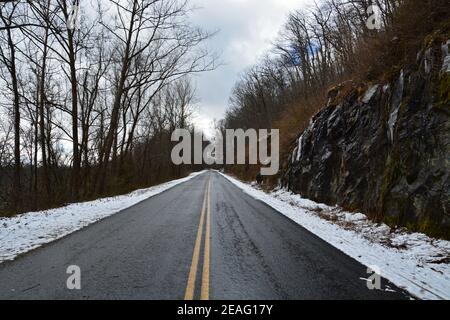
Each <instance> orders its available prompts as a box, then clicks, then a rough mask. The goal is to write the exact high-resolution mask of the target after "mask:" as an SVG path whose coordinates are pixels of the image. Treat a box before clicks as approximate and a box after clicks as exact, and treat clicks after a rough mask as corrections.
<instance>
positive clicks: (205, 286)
mask: <svg viewBox="0 0 450 320" xmlns="http://www.w3.org/2000/svg"><path fill="white" fill-rule="evenodd" d="M207 208H208V209H207V214H206V233H205V252H204V257H203V273H202V291H201V295H200V299H201V300H209V264H210V263H209V262H210V251H211V246H210V237H211V179H210V180H209V183H208V205H207Z"/></svg>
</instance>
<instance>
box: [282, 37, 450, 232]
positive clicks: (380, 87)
mask: <svg viewBox="0 0 450 320" xmlns="http://www.w3.org/2000/svg"><path fill="white" fill-rule="evenodd" d="M449 45H450V41H448V42H447V43H446V44H444V45H442V46H441V45H440V44H439V45H437V44H436V45H433V46H431V47H430V48H429V49H427V50H423V51H422V52H421V53H420V54H419V55H418V57H417V65H416V66H415V68H414V69H404V70H401V71H400V70H399V71H398V72H397V74H396V76H395V77H393V78H394V80H392V81H390V82H388V83H378V84H376V83H375V84H371V85H369V86H367V87H366V88H364V89H362V88H357V87H356V86H354V87H353V89H352V90H350V92H349V93H346V94H345V95H344V96H343V97H342V95H340V94H339V93H340V91H341V88H340V87H337V88H334V89H333V90H331V91H330V94H329V102H328V106H327V107H326V108H324V109H323V110H322V111H321V112H319V113H318V114H317V115H316V116H315V117H314V118H313V119H312V121H311V123H310V125H309V127H308V128H307V129H306V130H305V131H304V132H303V134H302V135H301V136H300V137H299V139H298V142H297V143H296V146H295V149H294V150H293V152H292V154H291V156H290V159H289V165H288V166H287V168H286V171H285V172H284V174H283V178H282V183H283V185H284V186H286V187H288V188H289V189H290V190H292V191H294V192H296V193H299V194H301V195H303V196H305V197H308V198H311V199H313V200H316V201H319V202H324V203H327V204H330V205H335V204H337V205H340V206H342V207H344V208H346V209H348V210H352V211H361V212H363V213H365V214H367V215H368V216H369V217H371V218H374V219H376V220H378V221H385V222H387V223H388V224H390V225H392V226H407V227H409V228H410V229H413V230H417V231H422V232H426V233H428V234H431V235H436V236H443V237H446V238H449V237H450V100H449V96H450V93H449V90H450V55H449Z"/></svg>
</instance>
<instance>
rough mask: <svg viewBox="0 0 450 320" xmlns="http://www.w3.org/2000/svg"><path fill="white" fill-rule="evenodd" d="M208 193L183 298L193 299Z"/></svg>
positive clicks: (204, 200)
mask: <svg viewBox="0 0 450 320" xmlns="http://www.w3.org/2000/svg"><path fill="white" fill-rule="evenodd" d="M207 196H208V193H207V192H206V193H205V198H204V199H203V207H202V213H201V216H200V224H199V225H198V231H197V238H196V239H195V246H194V254H193V255H192V263H191V269H190V271H189V278H188V283H187V287H186V293H185V295H184V300H193V299H194V290H195V279H196V277H197V267H198V260H199V257H200V245H201V242H202V234H203V222H204V220H205V209H206V198H207Z"/></svg>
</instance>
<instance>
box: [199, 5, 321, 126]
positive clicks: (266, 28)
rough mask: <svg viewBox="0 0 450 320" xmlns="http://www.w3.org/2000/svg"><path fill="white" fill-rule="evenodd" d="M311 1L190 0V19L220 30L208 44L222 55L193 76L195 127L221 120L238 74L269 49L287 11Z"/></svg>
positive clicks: (210, 28) (209, 28)
mask: <svg viewBox="0 0 450 320" xmlns="http://www.w3.org/2000/svg"><path fill="white" fill-rule="evenodd" d="M312 2H313V0H192V3H193V5H195V6H196V7H198V8H199V9H198V10H196V11H195V12H194V16H193V18H192V19H193V22H194V23H195V24H196V25H198V26H201V27H203V28H204V29H206V30H209V31H215V30H219V32H218V33H217V35H216V36H215V37H214V38H213V39H212V40H211V41H210V42H209V47H210V48H211V49H213V50H215V51H216V52H218V53H220V54H221V60H222V62H223V63H224V65H223V66H221V67H220V68H218V69H217V70H215V71H212V72H208V73H205V74H202V75H200V76H196V77H195V80H196V82H197V94H198V97H199V99H200V103H199V110H198V113H199V115H198V117H197V119H196V120H195V122H196V124H197V126H199V127H201V128H202V129H204V130H207V129H208V127H209V126H210V123H211V122H212V120H213V119H217V120H218V119H221V118H222V117H223V116H224V113H225V110H226V108H227V105H228V98H229V96H230V92H231V89H232V88H233V85H234V84H235V82H236V80H237V79H238V78H239V74H240V73H241V72H242V71H244V70H245V69H246V68H248V67H250V66H251V65H253V64H254V63H256V62H257V61H258V59H259V58H260V57H261V56H262V55H263V54H264V53H265V52H267V50H269V49H270V47H271V43H272V42H273V40H274V39H275V38H276V37H277V35H278V32H279V30H280V28H281V27H282V25H283V23H284V22H285V21H286V17H287V15H288V13H289V12H290V11H292V10H294V9H300V8H302V7H305V6H307V5H308V4H311V3H312Z"/></svg>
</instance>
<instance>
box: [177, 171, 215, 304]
mask: <svg viewBox="0 0 450 320" xmlns="http://www.w3.org/2000/svg"><path fill="white" fill-rule="evenodd" d="M205 215H206V230H205V247H204V250H203V251H204V252H203V271H202V286H201V293H200V299H201V300H208V299H209V265H210V251H211V246H210V238H211V179H209V181H208V187H207V190H206V192H205V197H204V199H203V206H202V212H201V215H200V223H199V225H198V231H197V238H196V239H195V247H194V254H193V255H192V263H191V269H190V271H189V278H188V283H187V287H186V293H185V295H184V300H193V299H194V291H195V280H196V278H197V269H198V262H199V259H200V247H201V243H202V236H203V227H204V223H205Z"/></svg>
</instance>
